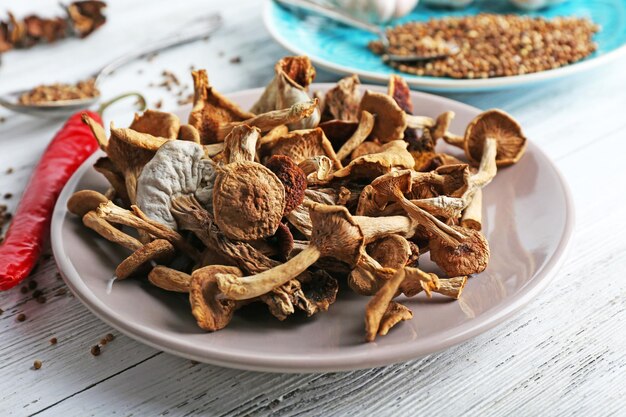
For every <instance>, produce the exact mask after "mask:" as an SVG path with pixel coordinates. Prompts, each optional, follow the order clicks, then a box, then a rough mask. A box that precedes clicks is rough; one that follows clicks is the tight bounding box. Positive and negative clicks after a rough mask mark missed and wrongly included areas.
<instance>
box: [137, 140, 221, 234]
mask: <svg viewBox="0 0 626 417" xmlns="http://www.w3.org/2000/svg"><path fill="white" fill-rule="evenodd" d="M215 177H216V172H215V168H214V164H213V162H212V161H211V160H210V159H207V158H205V157H204V150H203V149H202V146H200V145H198V144H197V143H193V142H187V141H179V140H174V141H168V142H167V143H165V144H164V145H163V146H161V147H160V148H159V150H158V151H157V152H156V153H155V155H154V157H153V158H152V159H151V160H150V161H149V162H148V163H147V164H146V165H145V167H144V168H143V170H142V171H141V175H140V176H139V179H138V180H137V199H136V201H137V206H139V208H140V209H141V210H142V211H143V212H144V213H145V214H146V215H147V216H148V217H150V218H151V219H153V220H156V221H158V222H160V223H162V224H164V225H166V226H168V227H170V228H171V229H173V230H176V229H177V225H176V221H175V219H174V216H173V215H172V213H171V211H170V207H171V205H172V199H173V198H176V197H178V196H180V195H189V194H193V195H194V196H195V197H196V198H197V199H198V201H200V202H201V203H202V204H203V205H204V206H205V207H209V208H210V207H211V205H212V204H213V187H214V182H215Z"/></svg>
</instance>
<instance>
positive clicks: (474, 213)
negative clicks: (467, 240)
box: [461, 189, 483, 230]
mask: <svg viewBox="0 0 626 417" xmlns="http://www.w3.org/2000/svg"><path fill="white" fill-rule="evenodd" d="M482 211H483V191H482V189H478V190H476V192H475V193H474V197H473V198H472V201H471V202H470V203H469V205H468V206H467V207H466V208H465V211H464V212H463V217H461V226H463V227H466V228H468V229H474V230H481V229H482V218H483V213H482Z"/></svg>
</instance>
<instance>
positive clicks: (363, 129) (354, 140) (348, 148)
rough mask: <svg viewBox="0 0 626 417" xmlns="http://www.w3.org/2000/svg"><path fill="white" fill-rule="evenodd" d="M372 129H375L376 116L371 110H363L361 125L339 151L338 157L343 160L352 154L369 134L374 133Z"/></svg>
mask: <svg viewBox="0 0 626 417" xmlns="http://www.w3.org/2000/svg"><path fill="white" fill-rule="evenodd" d="M372 129H374V116H373V115H372V114H371V113H370V112H368V111H366V110H363V111H362V112H361V119H360V120H359V126H358V127H357V129H356V131H355V132H354V133H353V134H352V136H350V138H349V139H348V140H347V141H346V142H345V143H344V144H343V145H342V146H341V148H340V149H339V150H338V151H337V159H339V160H340V161H343V160H344V159H346V158H347V157H348V156H350V154H351V153H352V151H354V150H355V149H356V148H357V146H359V145H360V144H361V143H363V142H364V141H365V139H367V137H368V136H369V134H370V133H372Z"/></svg>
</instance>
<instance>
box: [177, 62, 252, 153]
mask: <svg viewBox="0 0 626 417" xmlns="http://www.w3.org/2000/svg"><path fill="white" fill-rule="evenodd" d="M191 75H192V76H193V88H194V99H193V108H192V109H191V113H189V124H190V125H191V126H193V127H195V128H196V129H197V130H198V132H199V133H200V141H201V142H202V143H215V142H220V141H221V140H222V139H223V138H224V137H225V136H226V135H223V136H221V137H220V134H219V129H220V128H221V127H222V126H223V125H225V124H228V123H232V122H241V121H243V120H247V119H250V118H252V117H254V114H253V113H249V112H246V111H243V110H242V109H241V108H240V107H239V106H237V105H236V104H235V103H233V102H232V101H230V100H229V99H227V98H226V97H224V96H223V95H221V94H220V93H218V92H217V91H216V90H215V89H214V88H213V87H212V86H211V85H210V84H209V77H208V76H207V73H206V71H205V70H199V71H193V72H192V73H191Z"/></svg>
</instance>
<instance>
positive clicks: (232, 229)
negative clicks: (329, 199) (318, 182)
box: [213, 126, 292, 240]
mask: <svg viewBox="0 0 626 417" xmlns="http://www.w3.org/2000/svg"><path fill="white" fill-rule="evenodd" d="M251 137H252V138H253V139H252V140H251V141H249V139H250V138H251ZM258 137H259V135H258V129H256V128H250V127H247V126H241V127H238V128H236V129H235V130H233V131H232V132H231V134H230V135H229V138H233V139H232V140H227V143H231V144H233V145H235V146H232V147H230V149H229V154H230V157H229V161H230V160H232V161H235V162H231V163H229V164H226V165H222V166H218V167H216V169H217V177H216V179H215V184H214V188H213V213H214V216H215V223H216V224H217V226H218V227H219V228H220V230H222V231H223V232H224V234H225V235H226V236H227V237H229V238H230V239H236V240H254V239H261V238H265V237H269V236H272V235H273V234H274V232H275V231H276V229H277V228H278V225H279V224H280V220H281V218H282V217H283V213H284V212H285V187H284V186H283V184H282V183H281V181H280V179H279V178H278V177H277V176H276V174H274V173H273V172H272V171H271V170H269V169H268V168H267V167H265V166H263V165H261V164H258V163H256V162H252V160H253V159H254V153H253V152H254V151H255V149H256V141H257V140H258ZM242 143H248V145H241V144H242ZM242 150H243V151H242ZM236 155H239V156H236ZM290 197H292V196H290Z"/></svg>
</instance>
